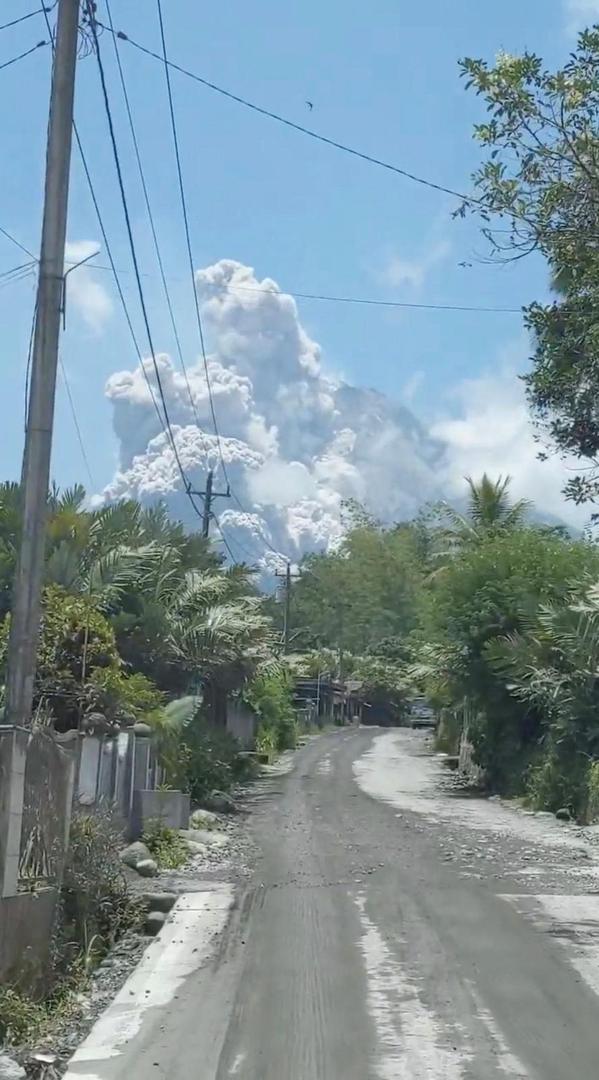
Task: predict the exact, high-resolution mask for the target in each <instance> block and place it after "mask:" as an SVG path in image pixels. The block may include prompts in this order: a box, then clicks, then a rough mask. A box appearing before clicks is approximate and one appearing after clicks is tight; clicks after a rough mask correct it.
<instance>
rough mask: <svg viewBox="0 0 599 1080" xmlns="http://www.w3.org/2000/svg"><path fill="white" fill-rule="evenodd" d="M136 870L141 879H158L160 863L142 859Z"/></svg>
mask: <svg viewBox="0 0 599 1080" xmlns="http://www.w3.org/2000/svg"><path fill="white" fill-rule="evenodd" d="M135 869H136V870H137V873H138V874H139V875H140V877H156V874H157V873H158V863H157V862H155V860H154V859H142V860H141V862H138V863H137V865H136V867H135Z"/></svg>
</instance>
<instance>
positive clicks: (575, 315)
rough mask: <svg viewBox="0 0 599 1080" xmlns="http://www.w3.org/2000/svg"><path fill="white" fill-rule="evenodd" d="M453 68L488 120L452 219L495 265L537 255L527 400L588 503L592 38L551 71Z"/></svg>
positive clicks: (598, 394) (593, 261) (597, 262)
mask: <svg viewBox="0 0 599 1080" xmlns="http://www.w3.org/2000/svg"><path fill="white" fill-rule="evenodd" d="M461 67H462V72H463V74H464V76H465V78H466V80H467V85H468V86H469V87H472V88H473V90H474V91H475V92H476V93H477V94H478V95H479V96H480V97H481V98H482V100H483V102H484V104H485V106H486V110H487V117H486V119H485V120H484V122H483V123H480V124H478V125H477V126H476V128H475V135H476V138H477V139H478V141H479V143H480V144H481V146H482V148H483V150H484V152H485V154H486V160H485V161H484V163H483V164H482V166H481V168H480V169H479V170H478V172H477V173H476V174H475V177H474V181H475V188H474V194H473V197H472V198H471V199H469V200H467V201H466V202H465V203H464V205H463V207H462V209H461V212H462V213H466V212H472V213H475V214H477V215H479V217H480V218H481V219H482V222H483V231H484V233H485V235H486V236H487V238H488V239H489V241H490V243H491V245H492V250H493V253H494V255H495V256H496V257H498V258H500V259H516V258H521V257H523V256H525V255H527V254H529V253H530V252H533V251H536V252H539V253H540V254H541V255H543V256H544V257H545V259H546V260H547V263H548V267H549V272H550V276H551V280H552V284H553V286H554V289H555V293H556V295H555V298H554V299H553V300H552V301H551V302H550V303H533V304H531V305H530V306H529V307H528V308H526V309H525V321H526V324H527V326H528V327H529V328H530V329H531V330H532V332H533V337H534V341H535V351H534V354H533V357H532V370H531V371H530V373H529V374H527V375H526V376H525V383H526V387H527V393H528V399H529V402H530V405H531V408H532V410H533V414H534V416H535V418H536V420H537V422H538V424H539V426H540V432H541V434H542V436H543V437H544V438H545V439H546V441H547V443H548V445H549V446H550V447H553V448H554V449H556V450H557V451H558V452H559V453H562V454H565V455H572V454H573V455H575V456H577V457H580V458H586V459H587V465H586V466H583V467H581V470H580V472H579V474H578V475H575V476H573V477H572V479H571V480H570V481H569V482H568V484H567V485H566V489H565V490H566V494H567V495H568V497H570V498H573V499H575V500H576V501H578V502H582V501H585V500H588V499H591V500H592V499H594V498H595V497H596V496H597V494H598V492H599V470H598V468H597V464H596V462H597V455H598V451H599V413H598V411H597V401H598V400H599V246H598V244H597V240H598V239H599V233H598V229H597V204H598V201H599V132H598V127H597V117H598V115H599V28H598V27H593V28H592V29H590V30H586V31H585V32H584V33H582V34H580V36H579V38H578V42H577V46H576V48H575V50H574V51H573V52H572V53H571V55H570V58H569V60H568V62H567V63H566V64H565V65H564V66H563V67H561V68H558V69H556V70H553V71H552V70H548V69H547V68H545V67H544V65H543V61H542V59H541V58H540V57H539V56H537V55H535V54H534V53H532V52H525V53H524V54H523V55H522V56H510V55H507V54H505V53H500V55H499V56H498V57H497V59H496V62H495V64H494V65H490V64H488V63H487V62H485V61H484V60H480V59H466V60H464V61H463V62H462V64H461Z"/></svg>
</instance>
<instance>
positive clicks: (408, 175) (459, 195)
mask: <svg viewBox="0 0 599 1080" xmlns="http://www.w3.org/2000/svg"><path fill="white" fill-rule="evenodd" d="M99 25H102V24H101V23H100V24H99ZM103 29H105V30H108V31H109V32H111V33H115V31H114V30H112V31H111V29H110V27H109V26H103ZM116 34H117V37H119V38H120V39H121V41H127V42H128V43H129V44H130V45H133V47H134V48H135V49H138V50H139V52H142V53H145V54H146V56H151V57H152V58H153V59H154V60H160V61H161V62H162V63H165V64H166V65H167V66H168V67H169V68H172V69H173V71H178V72H179V73H180V74H181V75H185V76H187V78H188V79H193V80H194V82H197V83H200V84H201V85H202V86H205V87H206V88H207V89H208V90H214V92H215V93H217V94H221V95H222V96H223V97H226V98H228V99H229V100H230V101H235V102H236V103H237V104H238V105H243V106H244V108H246V109H251V110H252V111H253V112H256V113H259V114H260V115H261V116H266V117H268V118H269V119H270V120H276V121H277V122H278V123H279V124H284V125H285V127H289V128H292V129H293V130H294V131H299V132H300V133H301V134H302V135H308V136H309V137H310V138H311V139H316V140H317V141H318V142H321V143H325V144H326V145H327V146H332V147H334V148H335V149H336V150H341V151H343V153H345V154H351V155H352V157H357V158H361V159H362V161H366V162H368V163H369V164H370V165H376V166H378V167H379V168H381V169H387V170H388V171H389V172H394V173H397V174H398V175H399V176H403V177H404V178H405V179H406V180H412V181H413V183H415V184H421V185H422V186H423V187H427V188H432V190H433V191H440V192H443V193H444V194H445V195H452V196H453V197H454V198H456V199H460V201H462V202H467V203H471V204H473V205H476V204H480V202H481V200H480V199H476V198H474V197H473V196H470V195H464V194H463V192H461V191H456V190H455V189H454V188H450V187H446V186H445V185H444V184H438V183H436V182H435V181H434V180H427V179H426V178H425V177H423V176H418V175H417V174H416V173H412V172H409V171H408V170H407V169H402V168H401V167H400V166H399V165H393V164H391V162H389V161H384V160H383V159H382V158H377V157H373V156H372V155H371V154H366V153H364V152H363V151H361V150H356V149H355V147H352V146H347V145H346V144H345V143H341V142H338V141H337V140H336V139H329V138H328V137H327V136H326V135H320V134H319V133H318V132H317V131H314V130H313V129H312V128H308V127H305V126H304V125H303V124H298V123H296V122H295V121H294V120H289V119H288V118H287V117H285V116H281V115H280V114H279V113H276V112H273V111H272V110H270V109H265V108H263V107H262V106H261V105H256V104H255V103H254V102H253V101H248V100H247V98H243V97H241V96H240V95H239V94H234V93H232V92H231V91H230V90H225V88H224V87H222V86H218V85H217V84H216V83H213V82H210V80H209V79H204V78H202V76H201V75H197V74H196V73H195V72H193V71H189V69H188V68H184V67H183V66H182V65H181V64H177V63H175V61H174V60H168V59H165V58H164V56H160V55H159V54H158V53H156V52H154V51H153V49H148V48H146V46H145V45H142V44H141V43H140V42H139V41H135V39H134V38H132V37H130V36H129V35H128V34H126V33H125V32H124V31H123V30H117V31H116Z"/></svg>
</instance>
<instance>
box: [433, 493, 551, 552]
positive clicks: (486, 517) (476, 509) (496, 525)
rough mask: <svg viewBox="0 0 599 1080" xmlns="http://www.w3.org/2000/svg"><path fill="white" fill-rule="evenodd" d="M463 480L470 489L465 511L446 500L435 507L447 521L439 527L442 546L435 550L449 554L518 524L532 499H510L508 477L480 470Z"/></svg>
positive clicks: (524, 518) (520, 522) (514, 527)
mask: <svg viewBox="0 0 599 1080" xmlns="http://www.w3.org/2000/svg"><path fill="white" fill-rule="evenodd" d="M466 483H467V484H468V489H469V491H468V508H467V511H466V513H465V514H461V513H459V512H458V511H457V510H455V509H454V508H453V507H452V506H449V504H448V503H446V502H443V503H441V504H440V505H439V506H438V507H437V511H438V514H439V515H440V516H441V518H442V519H444V520H445V522H446V523H447V524H445V525H444V526H442V528H441V530H440V535H441V537H442V538H443V540H444V550H443V551H441V552H438V553H437V554H443V555H446V554H451V553H452V552H453V551H455V550H456V549H458V550H460V549H462V548H463V547H465V546H468V545H473V544H477V543H479V542H480V541H481V540H482V539H484V538H485V536H488V535H489V534H490V533H492V532H500V531H501V532H503V531H507V530H510V529H517V528H520V527H521V526H522V525H523V524H524V522H525V521H526V516H527V514H528V512H529V511H530V508H531V503H530V502H528V500H527V499H518V500H517V501H516V502H511V500H510V497H509V486H510V483H511V477H509V476H499V477H498V479H497V480H495V481H493V480H491V478H490V477H489V476H487V473H483V476H482V477H481V479H480V480H478V481H475V480H473V479H472V477H471V476H467V477H466ZM447 545H449V550H447Z"/></svg>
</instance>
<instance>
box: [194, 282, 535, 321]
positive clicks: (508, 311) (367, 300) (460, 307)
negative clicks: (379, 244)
mask: <svg viewBox="0 0 599 1080" xmlns="http://www.w3.org/2000/svg"><path fill="white" fill-rule="evenodd" d="M214 288H215V289H220V288H223V289H226V290H228V291H229V292H237V291H240V292H253V293H266V294H267V295H268V294H270V295H271V296H293V297H295V298H296V299H297V300H324V301H327V302H328V303H332V304H364V305H367V306H370V307H389V308H416V309H417V310H418V309H421V310H423V311H472V312H487V313H491V312H492V313H495V314H503V315H521V314H522V308H510V307H485V306H481V307H478V306H476V305H475V304H420V303H413V302H410V301H407V300H381V299H379V298H377V297H364V296H330V295H326V294H321V293H305V292H292V291H291V290H290V289H281V291H280V292H278V293H277V292H275V291H274V290H273V289H260V288H255V287H253V286H251V285H214Z"/></svg>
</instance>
